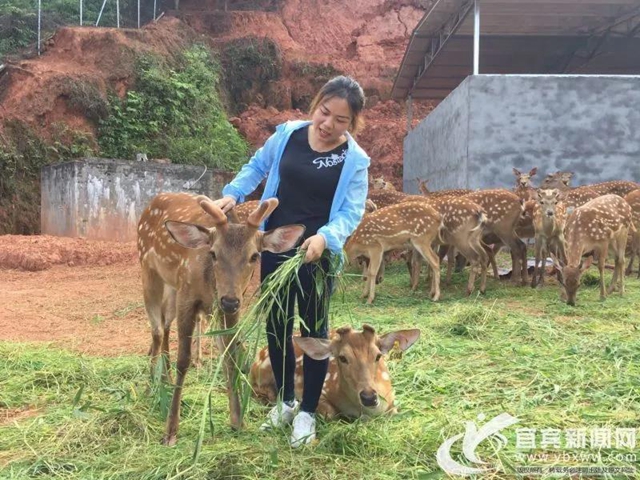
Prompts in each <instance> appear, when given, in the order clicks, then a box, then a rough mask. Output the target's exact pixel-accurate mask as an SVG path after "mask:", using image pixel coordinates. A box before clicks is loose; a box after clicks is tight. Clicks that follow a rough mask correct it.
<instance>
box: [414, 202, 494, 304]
mask: <svg viewBox="0 0 640 480" xmlns="http://www.w3.org/2000/svg"><path fill="white" fill-rule="evenodd" d="M406 201H411V202H415V201H418V202H420V201H421V202H425V203H427V204H428V205H431V206H432V207H433V208H434V209H435V210H436V211H437V212H438V213H439V214H440V215H441V216H442V222H443V225H444V228H443V229H442V241H443V244H444V245H448V246H449V249H448V251H447V256H448V260H449V261H448V262H447V277H446V281H447V283H448V282H450V281H451V273H452V270H453V264H454V261H455V252H456V251H458V252H460V253H461V254H462V255H463V256H464V257H465V258H466V259H467V260H469V262H471V272H470V273H469V281H468V283H467V295H471V293H472V292H473V289H474V286H475V279H476V275H477V273H478V270H479V271H480V292H481V293H484V292H485V289H486V280H487V263H488V261H489V259H488V257H487V252H486V251H485V250H484V247H483V245H482V226H483V224H484V222H485V215H484V210H483V209H482V207H480V206H479V205H477V204H476V203H474V202H472V201H471V200H469V199H467V198H455V197H439V198H430V197H426V198H425V197H422V196H420V195H409V196H407V199H406ZM407 263H408V264H409V265H410V266H409V273H410V277H411V288H412V290H414V289H415V288H416V287H417V285H418V280H419V276H420V266H421V263H422V261H421V257H420V256H418V255H413V254H412V255H411V258H410V259H409V262H407Z"/></svg>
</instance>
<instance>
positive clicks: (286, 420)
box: [260, 400, 298, 430]
mask: <svg viewBox="0 0 640 480" xmlns="http://www.w3.org/2000/svg"><path fill="white" fill-rule="evenodd" d="M297 408H298V401H297V400H294V401H293V407H290V406H289V405H287V404H286V403H284V402H278V403H277V404H276V406H275V407H273V408H272V409H271V411H270V412H269V415H267V421H266V422H264V423H263V424H262V425H260V430H271V429H272V428H280V427H283V426H285V425H291V422H293V417H295V416H296V409H297Z"/></svg>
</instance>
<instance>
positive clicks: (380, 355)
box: [376, 353, 382, 362]
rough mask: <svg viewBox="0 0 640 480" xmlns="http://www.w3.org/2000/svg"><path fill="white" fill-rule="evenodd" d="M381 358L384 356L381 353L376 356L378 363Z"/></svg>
mask: <svg viewBox="0 0 640 480" xmlns="http://www.w3.org/2000/svg"><path fill="white" fill-rule="evenodd" d="M381 358H382V354H381V353H379V354H378V355H376V362H379V361H380V359H381Z"/></svg>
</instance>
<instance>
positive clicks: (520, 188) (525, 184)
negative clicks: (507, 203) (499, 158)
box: [513, 167, 538, 201]
mask: <svg viewBox="0 0 640 480" xmlns="http://www.w3.org/2000/svg"><path fill="white" fill-rule="evenodd" d="M536 173H538V167H533V168H532V169H531V170H529V173H522V172H521V171H520V170H518V169H517V168H515V167H514V168H513V174H514V175H515V177H516V186H515V188H514V189H513V192H514V193H515V194H516V195H518V196H519V197H520V198H522V199H524V200H525V201H527V200H531V199H532V198H533V196H534V191H535V189H534V188H533V185H532V184H531V178H532V177H534V176H535V174H536Z"/></svg>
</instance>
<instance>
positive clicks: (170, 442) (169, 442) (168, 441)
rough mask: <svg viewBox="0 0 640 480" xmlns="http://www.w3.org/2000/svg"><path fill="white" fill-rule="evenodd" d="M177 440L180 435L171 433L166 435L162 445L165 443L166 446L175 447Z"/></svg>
mask: <svg viewBox="0 0 640 480" xmlns="http://www.w3.org/2000/svg"><path fill="white" fill-rule="evenodd" d="M177 441H178V437H177V435H176V434H175V433H174V434H171V435H165V436H164V438H163V439H162V445H164V446H165V447H173V446H175V444H176V442H177Z"/></svg>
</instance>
